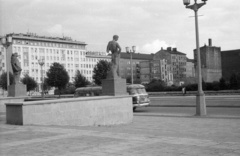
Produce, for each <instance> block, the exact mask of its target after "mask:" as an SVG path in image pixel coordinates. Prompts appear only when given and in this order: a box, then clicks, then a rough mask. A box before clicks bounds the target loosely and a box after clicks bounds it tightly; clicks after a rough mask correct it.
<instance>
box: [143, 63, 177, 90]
mask: <svg viewBox="0 0 240 156" xmlns="http://www.w3.org/2000/svg"><path fill="white" fill-rule="evenodd" d="M140 73H141V82H142V83H148V82H150V81H151V80H152V79H157V80H162V81H164V82H165V83H166V84H167V85H168V86H170V85H172V84H173V73H172V71H171V64H169V63H167V60H165V59H161V60H160V59H159V60H151V61H141V62H140Z"/></svg>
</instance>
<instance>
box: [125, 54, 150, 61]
mask: <svg viewBox="0 0 240 156" xmlns="http://www.w3.org/2000/svg"><path fill="white" fill-rule="evenodd" d="M121 58H123V59H130V54H128V53H126V52H122V53H121ZM132 58H133V59H136V60H137V59H139V60H152V59H153V54H140V53H133V55H132Z"/></svg>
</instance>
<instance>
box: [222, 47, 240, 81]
mask: <svg viewBox="0 0 240 156" xmlns="http://www.w3.org/2000/svg"><path fill="white" fill-rule="evenodd" d="M221 59H222V76H223V78H224V79H225V80H229V79H230V77H231V75H232V74H233V73H235V74H240V49H236V50H227V51H221Z"/></svg>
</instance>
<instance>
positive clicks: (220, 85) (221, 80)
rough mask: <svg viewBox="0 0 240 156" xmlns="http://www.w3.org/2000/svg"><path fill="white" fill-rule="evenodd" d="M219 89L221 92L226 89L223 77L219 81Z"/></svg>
mask: <svg viewBox="0 0 240 156" xmlns="http://www.w3.org/2000/svg"><path fill="white" fill-rule="evenodd" d="M219 87H220V89H221V90H224V89H227V84H226V81H225V79H224V78H223V77H222V78H221V79H220V80H219Z"/></svg>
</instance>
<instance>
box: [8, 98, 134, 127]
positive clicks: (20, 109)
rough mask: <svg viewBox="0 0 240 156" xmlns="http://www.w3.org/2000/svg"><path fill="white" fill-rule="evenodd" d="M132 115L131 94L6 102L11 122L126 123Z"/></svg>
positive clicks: (58, 123)
mask: <svg viewBox="0 0 240 156" xmlns="http://www.w3.org/2000/svg"><path fill="white" fill-rule="evenodd" d="M132 119H133V108H132V97H131V96H98V97H80V98H71V99H70V98H69V99H58V100H46V101H31V102H20V103H19V102H18V103H6V120H7V121H6V122H7V124H16V125H76V126H92V125H95V126H98V125H116V124H126V123H130V122H132Z"/></svg>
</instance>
